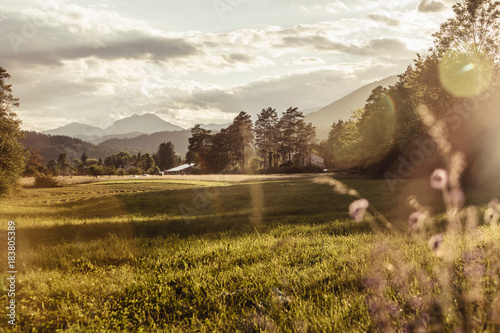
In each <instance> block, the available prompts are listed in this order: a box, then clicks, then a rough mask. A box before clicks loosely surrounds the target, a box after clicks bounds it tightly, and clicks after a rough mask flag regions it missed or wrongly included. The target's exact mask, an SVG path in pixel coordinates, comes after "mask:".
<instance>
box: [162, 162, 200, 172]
mask: <svg viewBox="0 0 500 333" xmlns="http://www.w3.org/2000/svg"><path fill="white" fill-rule="evenodd" d="M194 166H195V164H194V163H191V164H183V165H179V166H178V167H175V168H172V169H168V170H167V171H165V172H179V171H182V170H186V169H189V168H191V167H194Z"/></svg>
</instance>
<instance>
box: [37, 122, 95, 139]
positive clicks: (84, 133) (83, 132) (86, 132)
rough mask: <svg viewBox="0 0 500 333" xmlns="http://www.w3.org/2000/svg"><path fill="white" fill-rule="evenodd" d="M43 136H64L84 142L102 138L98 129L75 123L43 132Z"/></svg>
mask: <svg viewBox="0 0 500 333" xmlns="http://www.w3.org/2000/svg"><path fill="white" fill-rule="evenodd" d="M43 134H48V135H65V136H70V137H73V138H78V139H81V140H85V141H91V140H94V139H96V138H99V137H101V136H103V130H102V129H101V128H99V127H95V126H90V125H85V124H81V123H76V122H75V123H71V124H68V125H65V126H62V127H59V128H56V129H53V130H49V131H44V132H43Z"/></svg>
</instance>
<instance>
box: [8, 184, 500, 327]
mask: <svg viewBox="0 0 500 333" xmlns="http://www.w3.org/2000/svg"><path fill="white" fill-rule="evenodd" d="M312 178H313V176H307V175H306V176H289V177H280V176H261V177H259V176H253V177H252V176H241V177H239V176H214V177H201V176H198V177H194V176H190V177H186V176H183V177H162V178H160V177H157V178H154V177H150V178H147V179H145V178H112V179H108V178H99V179H97V182H95V180H92V179H89V178H85V179H83V178H73V179H69V178H66V179H64V181H62V182H61V183H62V186H60V187H55V188H47V189H36V188H32V187H30V184H31V182H32V180H29V179H25V180H23V184H24V186H25V188H23V189H20V190H19V191H18V192H17V193H16V194H14V195H12V196H11V197H9V198H4V199H1V200H0V221H1V224H0V225H1V233H0V237H1V239H0V254H1V255H0V267H1V268H2V272H5V271H7V266H6V264H7V255H6V252H7V250H6V248H7V244H6V239H7V231H6V230H7V221H11V220H12V221H15V222H16V242H17V246H16V263H17V269H18V272H19V273H18V274H17V281H16V300H17V329H18V330H19V331H28V332H29V331H36V332H54V331H56V330H58V329H60V330H65V331H69V332H87V331H141V330H142V331H158V330H164V331H173V332H181V331H185V332H217V331H219V332H234V331H241V332H259V331H269V332H273V331H276V332H323V331H326V332H328V331H332V332H364V331H390V330H395V331H418V330H419V329H420V330H421V331H454V330H455V329H462V330H463V331H478V332H479V331H490V332H494V331H498V330H500V310H499V309H500V292H499V291H500V246H499V240H500V236H499V233H498V230H497V229H495V228H494V227H490V226H486V225H484V224H482V223H481V222H479V226H478V228H477V229H474V230H472V229H470V230H469V232H467V233H460V234H456V235H445V242H444V244H445V245H446V246H443V249H444V251H445V255H444V256H443V255H439V254H436V253H435V252H434V251H433V250H432V249H431V247H429V245H428V239H429V238H430V236H432V234H434V233H437V232H440V231H441V230H440V228H441V225H442V224H440V223H439V221H442V220H443V219H444V214H443V206H442V205H441V204H440V200H439V198H440V194H439V193H437V192H436V191H433V190H431V189H430V188H429V186H428V185H427V180H415V181H411V182H410V181H407V182H405V183H404V184H402V186H401V188H399V189H398V191H396V192H392V191H390V190H389V187H388V186H387V183H386V182H385V181H384V180H367V179H345V180H342V181H343V182H344V183H345V184H347V185H348V186H350V187H352V188H355V189H357V190H358V191H359V192H360V194H361V195H362V196H363V197H364V198H367V199H368V200H369V201H370V204H371V205H372V206H374V207H376V208H377V209H378V211H380V212H381V214H383V215H385V216H386V217H387V218H388V219H389V220H390V221H391V222H392V223H393V225H394V229H395V231H394V232H392V233H389V232H387V231H384V228H383V226H382V225H381V224H379V223H377V222H376V221H375V222H372V223H368V222H362V223H355V222H353V221H351V220H350V218H349V215H348V207H349V204H350V203H351V202H352V201H353V198H351V197H349V196H346V195H340V194H337V193H336V192H335V191H333V190H332V188H331V187H330V186H328V185H324V184H317V183H314V182H313V181H312ZM496 185H497V184H491V187H490V188H488V189H484V188H483V189H476V190H470V191H469V192H468V193H467V198H468V202H467V204H473V205H477V207H478V208H477V210H478V215H479V216H482V214H483V213H484V210H485V207H486V205H487V203H488V202H489V201H490V199H491V198H493V197H499V194H500V193H498V192H499V191H498V190H496V189H497V186H496ZM411 193H415V194H416V195H417V197H418V198H419V200H420V201H421V202H422V203H424V204H428V205H431V206H432V208H433V210H434V212H435V213H436V219H437V221H438V222H437V223H436V225H435V226H434V227H433V228H432V229H431V230H428V231H427V232H426V233H420V234H418V235H416V236H415V235H413V236H411V235H409V234H408V232H407V231H408V228H407V226H406V220H407V217H408V214H409V213H410V212H411V210H410V209H409V208H408V206H407V205H406V204H405V202H406V198H407V196H408V195H409V194H411ZM375 220H376V219H375ZM480 220H482V218H480ZM7 289H8V288H7V282H6V274H3V276H2V279H1V281H0V290H1V293H0V295H1V299H2V304H7ZM2 311H6V308H5V307H3V306H2V309H1V310H0V318H2V319H0V330H4V329H5V330H9V325H8V324H7V319H5V318H6V314H4V313H1V312H2Z"/></svg>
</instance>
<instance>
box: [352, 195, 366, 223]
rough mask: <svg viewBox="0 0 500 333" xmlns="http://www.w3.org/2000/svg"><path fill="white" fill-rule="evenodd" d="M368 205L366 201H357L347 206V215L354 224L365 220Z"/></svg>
mask: <svg viewBox="0 0 500 333" xmlns="http://www.w3.org/2000/svg"><path fill="white" fill-rule="evenodd" d="M369 205H370V203H369V202H368V200H366V199H359V200H356V201H353V202H352V203H351V204H350V205H349V215H350V216H351V217H352V219H353V220H354V221H356V222H361V221H363V219H364V218H365V214H366V209H367V208H368V206H369Z"/></svg>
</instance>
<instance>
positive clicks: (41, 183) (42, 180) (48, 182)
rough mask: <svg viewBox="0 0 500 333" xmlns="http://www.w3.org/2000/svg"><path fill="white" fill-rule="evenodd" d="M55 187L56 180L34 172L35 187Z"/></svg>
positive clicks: (50, 176)
mask: <svg viewBox="0 0 500 333" xmlns="http://www.w3.org/2000/svg"><path fill="white" fill-rule="evenodd" d="M55 186H57V180H56V179H54V177H53V176H52V175H46V174H44V173H40V172H38V171H35V187H37V188H42V187H55Z"/></svg>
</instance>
